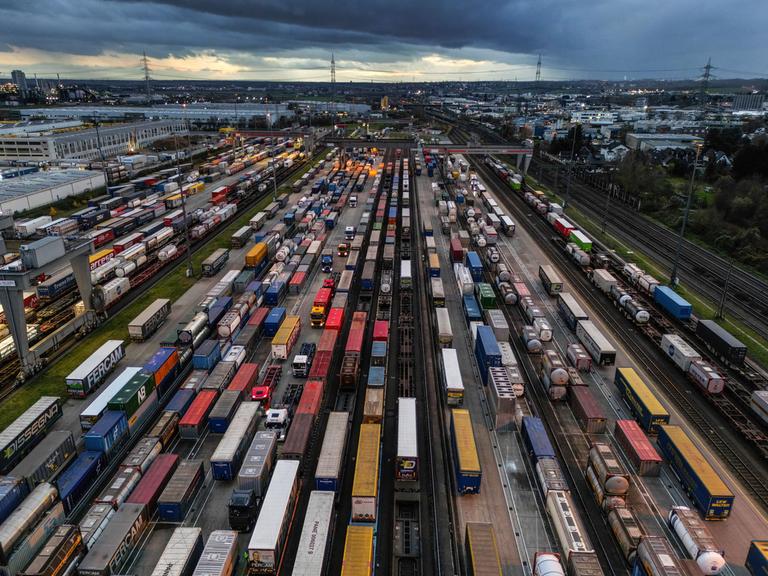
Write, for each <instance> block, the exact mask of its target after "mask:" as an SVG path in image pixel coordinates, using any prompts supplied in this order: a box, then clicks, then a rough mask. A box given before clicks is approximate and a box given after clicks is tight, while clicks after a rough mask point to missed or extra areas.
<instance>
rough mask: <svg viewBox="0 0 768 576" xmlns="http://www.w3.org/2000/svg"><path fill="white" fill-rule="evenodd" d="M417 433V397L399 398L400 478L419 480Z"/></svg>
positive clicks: (398, 446)
mask: <svg viewBox="0 0 768 576" xmlns="http://www.w3.org/2000/svg"><path fill="white" fill-rule="evenodd" d="M417 438H418V435H417V433H416V398H398V399H397V463H396V475H397V478H398V479H400V480H417V479H418V469H419V448H418V444H417Z"/></svg>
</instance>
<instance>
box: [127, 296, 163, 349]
mask: <svg viewBox="0 0 768 576" xmlns="http://www.w3.org/2000/svg"><path fill="white" fill-rule="evenodd" d="M170 313H171V301H170V300H168V299H167V298H158V299H157V300H155V301H154V302H152V304H150V305H149V306H147V308H145V309H144V311H143V312H142V313H141V314H139V315H138V316H136V318H134V319H133V320H132V321H131V322H129V323H128V335H129V336H130V337H131V340H133V341H134V342H143V341H144V340H146V339H147V338H149V337H150V336H152V334H154V333H155V332H156V331H157V329H158V328H159V327H160V326H161V325H162V324H163V322H165V319H166V318H168V316H169V315H170Z"/></svg>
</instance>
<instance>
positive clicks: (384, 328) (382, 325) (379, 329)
mask: <svg viewBox="0 0 768 576" xmlns="http://www.w3.org/2000/svg"><path fill="white" fill-rule="evenodd" d="M388 339H389V322H388V321H387V320H376V322H374V323H373V341H374V342H386V341H387V340H388Z"/></svg>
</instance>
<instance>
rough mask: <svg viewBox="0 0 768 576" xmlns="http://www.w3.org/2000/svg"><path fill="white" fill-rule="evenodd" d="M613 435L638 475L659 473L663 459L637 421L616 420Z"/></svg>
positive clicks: (655, 474)
mask: <svg viewBox="0 0 768 576" xmlns="http://www.w3.org/2000/svg"><path fill="white" fill-rule="evenodd" d="M613 435H614V436H615V438H616V442H617V443H618V444H619V446H621V448H622V450H624V453H625V454H626V455H627V458H629V461H630V462H632V464H634V466H635V468H637V473H638V474H639V475H640V476H658V475H659V472H660V471H661V463H662V461H663V460H662V458H661V456H659V453H658V452H657V451H656V448H654V447H653V444H651V442H650V440H648V437H647V436H646V435H645V432H643V429H642V428H640V425H639V424H638V423H637V422H635V421H634V420H616V426H614V428H613Z"/></svg>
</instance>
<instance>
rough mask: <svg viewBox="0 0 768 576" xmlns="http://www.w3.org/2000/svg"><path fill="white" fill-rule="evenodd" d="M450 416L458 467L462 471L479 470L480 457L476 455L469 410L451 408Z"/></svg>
mask: <svg viewBox="0 0 768 576" xmlns="http://www.w3.org/2000/svg"><path fill="white" fill-rule="evenodd" d="M451 417H452V418H453V429H454V433H455V436H456V453H457V454H458V456H459V469H460V470H461V471H462V472H480V458H479V457H478V455H477V445H476V444H475V433H474V430H473V429H472V417H471V416H470V415H469V410H465V409H463V408H454V409H453V410H451Z"/></svg>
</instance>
